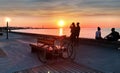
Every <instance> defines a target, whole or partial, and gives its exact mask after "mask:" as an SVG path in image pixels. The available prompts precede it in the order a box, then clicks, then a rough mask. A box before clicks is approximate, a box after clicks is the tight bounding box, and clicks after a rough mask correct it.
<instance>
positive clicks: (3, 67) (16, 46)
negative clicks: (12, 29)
mask: <svg viewBox="0 0 120 73" xmlns="http://www.w3.org/2000/svg"><path fill="white" fill-rule="evenodd" d="M35 42H36V38H35V37H32V36H25V35H20V34H14V33H9V39H6V34H4V35H3V36H0V49H1V52H0V73H38V72H39V73H46V72H48V71H49V72H50V73H59V72H62V73H65V72H67V73H79V72H95V73H96V72H99V73H101V72H106V73H112V72H115V73H119V72H120V69H119V68H120V63H119V62H120V50H118V49H113V48H106V47H100V46H93V45H85V44H79V45H78V46H76V47H75V48H76V58H75V60H74V61H73V62H71V61H61V62H60V61H58V62H55V63H52V64H43V63H41V62H40V61H39V60H38V58H37V56H36V55H35V54H33V53H31V49H30V46H29V44H30V43H35Z"/></svg>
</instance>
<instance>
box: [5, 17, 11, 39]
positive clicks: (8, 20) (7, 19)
mask: <svg viewBox="0 0 120 73" xmlns="http://www.w3.org/2000/svg"><path fill="white" fill-rule="evenodd" d="M10 21H11V20H10V18H8V17H6V22H7V26H6V29H7V32H6V39H8V22H10Z"/></svg>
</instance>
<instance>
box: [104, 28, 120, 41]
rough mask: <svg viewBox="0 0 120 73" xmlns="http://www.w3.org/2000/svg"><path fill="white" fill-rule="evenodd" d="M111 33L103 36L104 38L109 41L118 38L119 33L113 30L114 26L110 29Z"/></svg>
mask: <svg viewBox="0 0 120 73" xmlns="http://www.w3.org/2000/svg"><path fill="white" fill-rule="evenodd" d="M111 31H112V32H111V33H110V34H109V35H107V36H106V37H105V39H107V40H109V41H118V40H119V39H120V35H119V33H118V32H117V31H115V28H112V29H111Z"/></svg>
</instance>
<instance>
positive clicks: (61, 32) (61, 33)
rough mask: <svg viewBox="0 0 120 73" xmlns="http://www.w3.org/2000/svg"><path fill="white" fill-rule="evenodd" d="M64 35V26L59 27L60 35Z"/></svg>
mask: <svg viewBox="0 0 120 73" xmlns="http://www.w3.org/2000/svg"><path fill="white" fill-rule="evenodd" d="M62 35H63V28H60V29H59V36H62Z"/></svg>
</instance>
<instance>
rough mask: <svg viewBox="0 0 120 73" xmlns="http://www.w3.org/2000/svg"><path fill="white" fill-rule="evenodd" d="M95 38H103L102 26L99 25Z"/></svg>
mask: <svg viewBox="0 0 120 73" xmlns="http://www.w3.org/2000/svg"><path fill="white" fill-rule="evenodd" d="M95 39H97V40H100V39H102V37H101V28H100V27H97V31H96V33H95Z"/></svg>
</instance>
